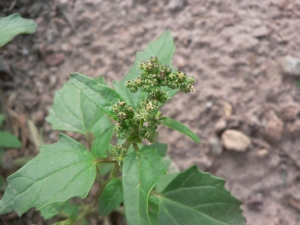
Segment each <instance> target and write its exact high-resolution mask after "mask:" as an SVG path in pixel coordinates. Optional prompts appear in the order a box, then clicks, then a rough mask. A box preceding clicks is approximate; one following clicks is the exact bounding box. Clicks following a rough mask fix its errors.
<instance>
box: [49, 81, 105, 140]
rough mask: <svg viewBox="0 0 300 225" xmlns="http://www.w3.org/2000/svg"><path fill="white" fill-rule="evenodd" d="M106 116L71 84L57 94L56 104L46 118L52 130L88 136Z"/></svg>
mask: <svg viewBox="0 0 300 225" xmlns="http://www.w3.org/2000/svg"><path fill="white" fill-rule="evenodd" d="M103 116H104V112H102V111H101V110H100V109H99V107H98V106H97V105H96V104H95V103H94V102H93V101H91V100H90V99H89V98H87V97H86V96H85V95H84V94H83V93H82V91H80V90H79V89H78V88H76V87H74V86H73V85H72V84H70V83H66V84H65V85H64V86H63V88H62V89H61V90H59V91H57V92H56V93H55V96H54V103H53V106H52V108H51V109H50V110H49V116H48V117H47V118H46V121H48V122H49V123H50V124H51V125H52V129H56V130H65V131H72V132H77V133H81V134H84V135H86V134H87V133H88V132H89V131H91V130H92V129H93V128H94V126H95V124H97V123H98V121H99V120H101V119H102V117H103Z"/></svg>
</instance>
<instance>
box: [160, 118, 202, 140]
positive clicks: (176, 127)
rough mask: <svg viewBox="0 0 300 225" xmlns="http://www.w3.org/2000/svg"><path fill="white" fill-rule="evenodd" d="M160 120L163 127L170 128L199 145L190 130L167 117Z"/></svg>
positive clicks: (195, 135)
mask: <svg viewBox="0 0 300 225" xmlns="http://www.w3.org/2000/svg"><path fill="white" fill-rule="evenodd" d="M162 120H163V124H164V125H166V126H168V127H171V128H172V129H174V130H177V131H179V132H180V133H182V134H185V135H186V136H188V137H189V138H191V139H192V140H193V141H194V142H196V143H200V139H199V137H198V136H197V134H195V133H194V132H193V131H192V130H191V129H190V128H188V127H186V126H185V125H183V124H182V123H180V122H178V121H176V120H173V119H171V118H169V117H162Z"/></svg>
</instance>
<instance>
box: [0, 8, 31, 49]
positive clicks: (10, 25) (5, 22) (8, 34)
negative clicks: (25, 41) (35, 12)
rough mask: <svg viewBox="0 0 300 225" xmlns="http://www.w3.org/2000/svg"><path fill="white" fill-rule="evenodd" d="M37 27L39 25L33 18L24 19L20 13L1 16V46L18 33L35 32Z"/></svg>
mask: <svg viewBox="0 0 300 225" xmlns="http://www.w3.org/2000/svg"><path fill="white" fill-rule="evenodd" d="M36 27H37V25H36V23H35V22H34V21H33V20H30V19H23V18H22V17H21V16H20V15H19V14H12V15H10V16H7V17H3V18H0V47H2V46H3V45H5V44H6V43H7V42H9V41H10V40H11V39H13V38H14V37H15V36H16V35H18V34H32V33H34V32H35V30H36Z"/></svg>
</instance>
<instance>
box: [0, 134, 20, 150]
mask: <svg viewBox="0 0 300 225" xmlns="http://www.w3.org/2000/svg"><path fill="white" fill-rule="evenodd" d="M21 145H22V144H21V142H20V141H19V139H18V138H17V137H16V136H14V135H13V134H11V133H9V132H6V131H0V147H1V146H2V147H5V148H20V147H21Z"/></svg>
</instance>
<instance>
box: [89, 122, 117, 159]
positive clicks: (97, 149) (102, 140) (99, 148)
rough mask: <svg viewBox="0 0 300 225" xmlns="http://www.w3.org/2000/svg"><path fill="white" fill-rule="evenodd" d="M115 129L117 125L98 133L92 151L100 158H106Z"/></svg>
mask: <svg viewBox="0 0 300 225" xmlns="http://www.w3.org/2000/svg"><path fill="white" fill-rule="evenodd" d="M114 131H115V125H112V126H110V127H109V128H107V129H105V130H104V131H103V132H102V133H101V134H97V136H96V137H95V140H94V142H93V146H92V153H93V154H94V156H96V157H99V158H105V157H106V152H107V149H108V147H109V143H110V140H111V138H112V135H113V133H114Z"/></svg>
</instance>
